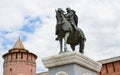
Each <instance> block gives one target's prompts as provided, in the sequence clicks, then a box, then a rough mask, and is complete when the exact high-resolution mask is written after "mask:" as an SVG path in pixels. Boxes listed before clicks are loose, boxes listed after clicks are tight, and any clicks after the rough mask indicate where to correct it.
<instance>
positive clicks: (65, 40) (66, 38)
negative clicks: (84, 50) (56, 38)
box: [64, 32, 70, 52]
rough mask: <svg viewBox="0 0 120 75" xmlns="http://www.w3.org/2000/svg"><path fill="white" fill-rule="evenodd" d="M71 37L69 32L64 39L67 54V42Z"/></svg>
mask: <svg viewBox="0 0 120 75" xmlns="http://www.w3.org/2000/svg"><path fill="white" fill-rule="evenodd" d="M69 35H70V33H69V32H66V33H65V37H64V51H65V52H67V40H68V37H69Z"/></svg>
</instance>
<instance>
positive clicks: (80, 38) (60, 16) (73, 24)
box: [55, 8, 86, 53]
mask: <svg viewBox="0 0 120 75" xmlns="http://www.w3.org/2000/svg"><path fill="white" fill-rule="evenodd" d="M55 11H56V22H57V24H56V32H55V34H56V35H57V37H56V40H57V41H59V42H60V52H59V53H64V52H67V51H68V50H67V44H70V46H71V48H72V50H73V51H75V46H76V45H79V52H80V53H84V46H85V41H86V37H85V35H84V33H83V31H82V30H81V29H80V28H78V17H77V15H76V12H75V11H74V10H72V9H71V8H66V11H67V13H65V11H63V10H62V9H61V8H58V9H57V10H55ZM63 39H64V50H63Z"/></svg>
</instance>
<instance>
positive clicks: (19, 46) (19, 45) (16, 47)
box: [9, 37, 28, 53]
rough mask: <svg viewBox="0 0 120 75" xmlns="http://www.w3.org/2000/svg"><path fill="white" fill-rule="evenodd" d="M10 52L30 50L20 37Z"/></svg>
mask: <svg viewBox="0 0 120 75" xmlns="http://www.w3.org/2000/svg"><path fill="white" fill-rule="evenodd" d="M9 52H10V53H11V52H28V50H26V49H25V48H24V45H23V43H22V41H21V39H20V37H19V38H18V40H17V42H16V44H15V45H14V47H13V48H12V49H11V50H9Z"/></svg>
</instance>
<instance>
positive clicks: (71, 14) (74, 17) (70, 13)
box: [65, 7, 78, 32]
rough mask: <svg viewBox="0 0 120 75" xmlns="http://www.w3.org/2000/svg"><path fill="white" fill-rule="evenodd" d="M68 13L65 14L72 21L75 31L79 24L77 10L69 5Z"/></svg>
mask: <svg viewBox="0 0 120 75" xmlns="http://www.w3.org/2000/svg"><path fill="white" fill-rule="evenodd" d="M66 11H67V14H65V16H66V19H67V20H68V21H69V22H70V24H71V25H72V27H73V29H74V32H75V31H76V30H77V24H78V17H77V15H76V12H75V11H74V10H72V9H70V8H69V7H68V8H66Z"/></svg>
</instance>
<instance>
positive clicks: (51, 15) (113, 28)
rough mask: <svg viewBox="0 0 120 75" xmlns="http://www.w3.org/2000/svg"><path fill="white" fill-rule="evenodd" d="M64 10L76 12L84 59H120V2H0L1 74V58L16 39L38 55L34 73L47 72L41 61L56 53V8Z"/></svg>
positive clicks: (60, 0) (1, 73) (0, 64)
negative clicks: (83, 40)
mask: <svg viewBox="0 0 120 75" xmlns="http://www.w3.org/2000/svg"><path fill="white" fill-rule="evenodd" d="M67 7H70V8H71V9H73V10H75V11H76V14H77V16H78V18H79V20H78V27H79V28H81V29H82V30H83V31H84V33H85V36H86V38H87V41H86V42H85V55H86V56H88V57H90V58H92V59H93V60H95V61H98V60H103V59H107V58H112V57H116V56H120V21H119V20H120V0H0V60H1V61H2V62H0V75H3V58H2V55H3V54H5V53H6V52H8V50H10V49H11V48H13V46H14V45H15V43H16V41H17V39H18V37H19V36H20V37H21V40H22V41H23V44H24V47H25V48H26V49H28V50H29V51H30V52H33V53H34V54H36V55H37V56H38V59H37V73H39V72H44V71H47V69H46V68H44V65H43V64H42V62H41V59H42V58H45V57H48V56H52V55H57V54H58V53H59V42H58V41H55V38H56V35H55V25H56V18H55V9H57V8H62V9H63V10H64V11H65V9H66V8H67ZM68 49H69V51H71V48H70V47H69V45H68ZM76 51H78V46H77V47H76Z"/></svg>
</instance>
